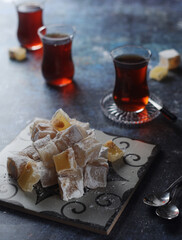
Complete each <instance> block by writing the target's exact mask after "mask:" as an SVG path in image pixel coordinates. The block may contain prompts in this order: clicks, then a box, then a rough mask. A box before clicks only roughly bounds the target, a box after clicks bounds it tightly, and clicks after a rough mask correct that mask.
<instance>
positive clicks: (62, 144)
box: [53, 132, 68, 152]
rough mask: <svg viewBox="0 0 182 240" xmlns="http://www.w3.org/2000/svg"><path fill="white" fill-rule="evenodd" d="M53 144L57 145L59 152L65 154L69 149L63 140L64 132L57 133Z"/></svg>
mask: <svg viewBox="0 0 182 240" xmlns="http://www.w3.org/2000/svg"><path fill="white" fill-rule="evenodd" d="M53 142H54V143H55V144H56V147H57V148H58V150H59V152H63V151H65V150H66V149H67V148H68V146H67V145H66V143H65V142H64V141H63V139H62V132H58V133H57V135H56V137H55V138H54V139H53Z"/></svg>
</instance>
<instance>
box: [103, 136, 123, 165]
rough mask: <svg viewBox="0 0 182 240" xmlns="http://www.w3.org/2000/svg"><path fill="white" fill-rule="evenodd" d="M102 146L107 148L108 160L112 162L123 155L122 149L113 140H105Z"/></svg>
mask: <svg viewBox="0 0 182 240" xmlns="http://www.w3.org/2000/svg"><path fill="white" fill-rule="evenodd" d="M104 146H105V147H107V148H108V160H109V161H110V162H114V161H116V160H118V159H120V158H122V157H123V155H124V153H123V151H122V150H121V149H120V148H119V147H118V146H117V145H116V144H115V143H114V142H113V141H111V140H110V141H107V142H106V143H105V144H104Z"/></svg>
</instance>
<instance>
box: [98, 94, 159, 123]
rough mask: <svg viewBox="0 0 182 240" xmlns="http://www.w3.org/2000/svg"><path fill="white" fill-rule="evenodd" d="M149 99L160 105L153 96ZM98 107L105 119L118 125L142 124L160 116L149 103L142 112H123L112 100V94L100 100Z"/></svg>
mask: <svg viewBox="0 0 182 240" xmlns="http://www.w3.org/2000/svg"><path fill="white" fill-rule="evenodd" d="M150 98H151V99H153V100H154V101H156V102H157V103H159V104H160V105H161V104H162V103H161V100H160V99H159V98H158V97H156V96H155V95H153V94H151V95H150ZM100 105H101V109H102V111H103V113H104V115H105V116H106V117H107V118H109V119H110V120H112V121H114V122H116V123H120V124H127V125H135V124H142V123H146V122H150V121H152V120H153V119H154V118H156V117H157V116H158V115H159V114H160V112H159V111H158V110H157V109H156V108H155V107H154V106H153V105H152V104H151V103H148V104H147V105H146V107H145V108H144V110H143V111H141V112H138V113H136V112H124V111H122V110H121V109H119V108H118V107H117V106H116V104H115V102H114V100H113V95H112V92H110V93H107V94H106V95H105V96H104V97H103V98H102V99H101V101H100Z"/></svg>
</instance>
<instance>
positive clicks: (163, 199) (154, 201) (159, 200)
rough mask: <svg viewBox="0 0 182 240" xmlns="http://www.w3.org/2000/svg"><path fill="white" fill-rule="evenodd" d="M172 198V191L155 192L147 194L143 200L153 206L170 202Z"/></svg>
mask: <svg viewBox="0 0 182 240" xmlns="http://www.w3.org/2000/svg"><path fill="white" fill-rule="evenodd" d="M169 200H170V192H163V193H155V194H150V195H148V196H146V197H145V198H144V199H143V202H144V203H145V204H147V205H149V206H152V207H160V206H163V205H165V204H166V203H168V202H169Z"/></svg>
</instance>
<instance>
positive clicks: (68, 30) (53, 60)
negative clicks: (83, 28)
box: [38, 25, 75, 87]
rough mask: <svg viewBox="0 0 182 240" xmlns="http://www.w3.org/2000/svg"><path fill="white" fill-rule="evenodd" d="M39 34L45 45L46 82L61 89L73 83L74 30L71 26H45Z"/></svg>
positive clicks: (44, 66) (44, 73) (43, 67)
mask: <svg viewBox="0 0 182 240" xmlns="http://www.w3.org/2000/svg"><path fill="white" fill-rule="evenodd" d="M38 34H39V36H40V38H41V40H42V43H43V61H42V74H43V76H44V78H45V80H46V82H47V83H48V84H50V85H54V86H59V87H62V86H65V85H67V84H69V83H71V82H72V80H73V76H74V64H73V60H72V41H73V37H74V34H75V30H74V28H73V27H72V26H69V25H49V26H43V27H41V28H39V30H38Z"/></svg>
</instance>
